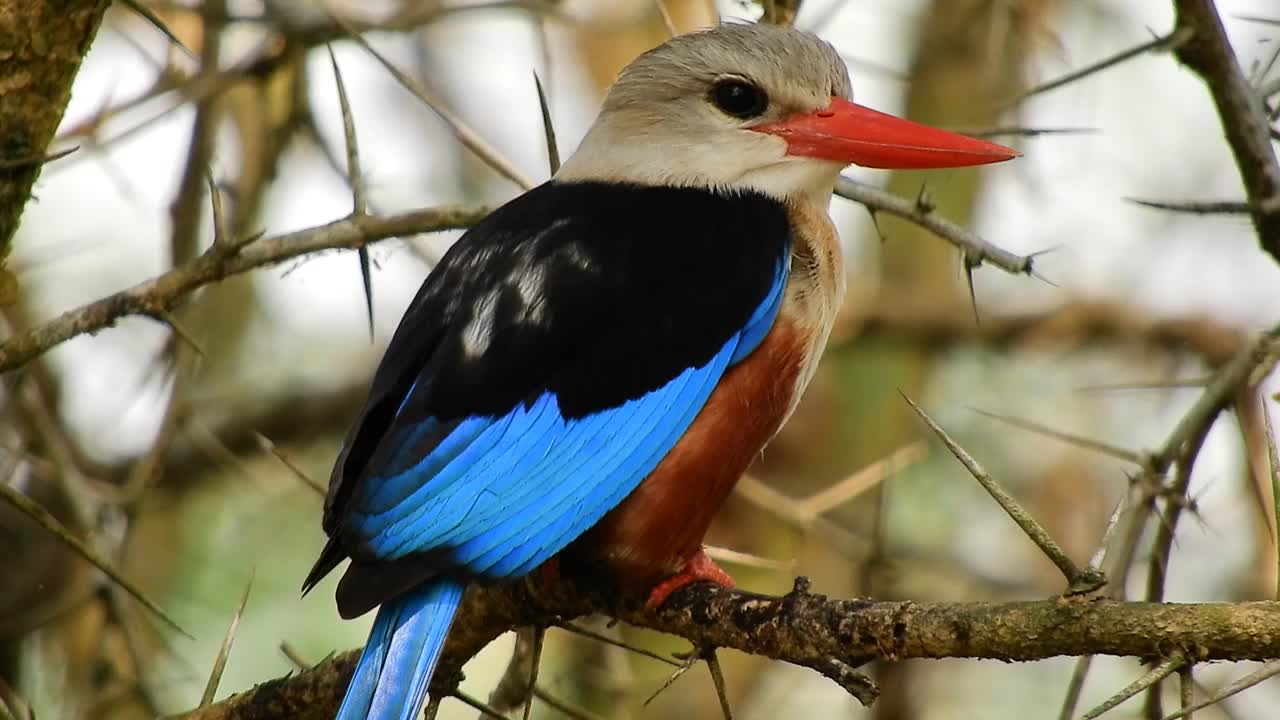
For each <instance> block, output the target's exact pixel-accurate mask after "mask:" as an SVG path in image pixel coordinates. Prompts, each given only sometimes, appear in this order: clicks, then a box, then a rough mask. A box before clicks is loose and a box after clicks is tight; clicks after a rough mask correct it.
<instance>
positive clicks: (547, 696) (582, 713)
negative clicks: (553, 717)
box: [533, 687, 604, 720]
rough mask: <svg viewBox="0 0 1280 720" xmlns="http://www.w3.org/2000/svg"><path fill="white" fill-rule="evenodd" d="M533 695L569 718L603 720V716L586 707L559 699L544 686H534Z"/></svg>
mask: <svg viewBox="0 0 1280 720" xmlns="http://www.w3.org/2000/svg"><path fill="white" fill-rule="evenodd" d="M533 696H534V697H536V698H538V699H539V700H541V701H542V702H544V703H546V704H547V706H548V707H550V708H553V709H555V710H557V711H559V712H561V713H564V715H565V716H566V717H568V718H570V720H604V718H602V717H600V716H599V715H596V714H595V713H593V712H591V711H590V710H587V709H586V708H580V707H578V706H577V705H573V704H571V703H569V702H567V701H565V700H561V699H560V698H558V697H556V696H555V695H552V694H551V693H549V692H547V691H546V689H544V688H541V687H534V688H533Z"/></svg>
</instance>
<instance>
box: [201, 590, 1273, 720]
mask: <svg viewBox="0 0 1280 720" xmlns="http://www.w3.org/2000/svg"><path fill="white" fill-rule="evenodd" d="M643 600H644V598H643V597H624V596H616V595H611V594H610V593H608V592H607V591H604V590H601V589H599V588H595V587H589V586H586V585H584V584H581V583H580V581H576V580H573V579H565V580H562V581H561V582H560V583H558V584H556V585H554V586H549V587H548V586H543V585H538V584H535V582H534V581H532V580H526V581H523V582H520V583H516V584H513V585H507V586H496V587H488V588H473V589H472V590H470V591H468V594H467V597H466V601H465V603H464V606H463V609H462V611H461V612H460V614H459V617H458V620H457V621H456V622H455V623H454V627H453V629H452V631H451V632H450V636H449V643H448V645H447V646H446V648H445V653H444V656H443V657H442V658H441V665H440V668H441V670H440V671H439V672H437V678H438V679H442V678H449V677H453V678H455V679H456V677H457V673H456V668H458V667H460V666H461V665H462V663H463V662H465V661H466V660H467V659H469V658H471V657H472V656H474V655H475V654H476V653H477V652H479V650H480V649H481V648H483V647H484V646H485V645H486V644H488V643H489V642H490V641H491V640H493V639H494V638H495V637H497V636H498V635H500V634H501V633H503V632H505V631H506V630H508V629H510V628H512V627H518V626H525V625H551V624H555V623H558V622H563V621H565V620H568V619H571V618H574V617H577V616H579V615H584V614H588V613H593V612H600V613H605V614H607V615H610V616H612V617H616V618H618V619H620V620H622V621H624V622H627V623H629V624H632V625H635V626H638V627H645V628H650V629H654V630H658V631H661V632H666V633H671V634H674V635H679V636H681V637H683V638H686V639H688V640H689V641H690V642H692V643H694V644H695V645H697V646H701V647H727V648H733V649H736V650H741V651H743V652H748V653H752V654H755V655H761V656H765V657H770V658H774V659H777V660H784V661H787V662H790V663H794V664H796V665H801V666H804V667H808V668H812V669H815V670H818V671H819V672H822V673H823V674H824V675H826V676H827V677H830V678H832V679H833V680H835V681H837V682H841V684H842V685H844V686H845V687H846V689H849V690H850V691H857V690H858V689H859V688H862V689H863V690H862V691H861V699H863V700H869V699H871V697H873V696H874V694H873V693H867V692H866V688H867V686H866V685H865V684H863V683H865V681H862V682H859V681H857V680H853V679H852V676H853V675H855V674H854V673H852V672H851V668H852V667H856V666H858V665H861V664H863V663H866V662H867V661H869V660H872V659H877V658H882V659H887V660H904V659H908V658H975V657H981V658H991V659H998V660H1005V661H1014V662H1021V661H1031V660H1041V659H1044V658H1049V657H1055V656H1059V655H1085V654H1102V655H1119V656H1132V657H1139V658H1159V657H1167V656H1169V655H1170V654H1172V653H1174V652H1183V653H1186V656H1187V657H1188V658H1190V659H1192V660H1193V661H1197V662H1198V661H1206V660H1263V659H1268V658H1276V657H1280V602H1252V603H1238V604H1226V603H1204V604H1164V603H1137V602H1119V601H1114V600H1107V599H1100V598H1072V599H1066V598H1050V599H1046V600H1034V601H1021V602H999V603H915V602H875V601H871V600H861V599H855V600H839V599H833V598H828V597H825V596H823V595H818V594H813V593H810V592H808V582H807V581H806V580H805V579H803V578H801V579H800V580H798V581H797V583H796V588H795V589H794V590H793V591H792V592H790V593H788V594H787V595H785V596H783V597H767V596H762V595H755V594H752V593H748V592H744V591H741V590H728V589H724V588H720V587H714V586H711V585H707V584H699V585H694V586H690V587H688V588H686V589H684V590H681V591H679V592H678V593H677V594H675V595H672V597H671V599H670V600H669V601H668V602H667V604H666V605H665V606H664V607H663V608H662V609H661V610H660V611H658V612H648V611H645V610H644V609H643ZM357 658H358V653H357V652H356V651H351V652H347V653H343V654H341V655H338V656H335V657H333V658H331V659H329V660H326V661H324V662H322V663H320V664H319V665H317V666H315V667H314V668H311V669H310V670H306V671H304V672H301V673H297V674H294V675H292V676H289V677H285V678H278V679H275V680H271V681H268V682H266V683H263V684H261V685H259V686H257V687H256V688H254V689H252V690H249V691H247V692H244V693H240V694H238V695H234V696H231V697H229V698H227V699H225V700H223V701H222V702H220V703H217V704H214V705H211V706H208V707H205V708H200V709H198V710H195V711H192V712H190V713H188V714H185V715H183V716H181V717H182V718H184V720H232V719H236V720H247V719H249V718H253V719H255V720H263V719H265V718H284V717H289V718H296V719H297V720H307V719H308V718H316V719H317V720H319V719H320V718H331V717H333V713H334V712H335V711H336V709H337V706H338V703H339V702H340V701H341V698H342V694H343V692H344V691H345V689H346V686H347V682H348V680H349V679H350V676H351V671H352V669H353V668H354V666H355V662H356V659H357ZM851 686H852V687H851ZM433 689H435V690H437V691H448V690H449V688H448V686H447V685H446V686H443V687H442V686H440V685H437V686H435V687H433Z"/></svg>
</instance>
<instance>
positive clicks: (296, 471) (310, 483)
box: [253, 430, 329, 497]
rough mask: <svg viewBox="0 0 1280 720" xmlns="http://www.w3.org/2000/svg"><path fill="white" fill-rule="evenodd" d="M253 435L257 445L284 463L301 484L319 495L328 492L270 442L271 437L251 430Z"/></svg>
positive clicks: (322, 495)
mask: <svg viewBox="0 0 1280 720" xmlns="http://www.w3.org/2000/svg"><path fill="white" fill-rule="evenodd" d="M253 437H254V439H255V440H257V441H258V447H260V448H262V449H263V450H265V451H266V452H269V453H271V455H272V457H274V458H275V459H277V460H279V461H280V464H282V465H284V466H285V468H286V469H288V470H289V472H290V473H291V474H292V475H293V476H294V477H296V478H298V479H299V480H301V481H302V484H303V485H306V486H307V487H309V488H311V489H312V490H314V491H315V492H316V494H317V495H319V496H320V497H324V496H325V495H326V494H327V493H328V492H329V491H328V488H326V487H325V486H324V485H321V484H320V483H318V482H316V481H315V480H313V479H311V476H310V475H308V474H306V473H305V472H303V470H302V468H300V467H298V464H297V463H295V462H294V461H293V460H291V459H290V458H289V456H288V455H285V454H284V451H283V450H281V449H280V448H278V447H276V444H275V443H273V442H271V438H269V437H267V436H266V435H263V434H262V433H260V432H258V431H256V430H255V431H253Z"/></svg>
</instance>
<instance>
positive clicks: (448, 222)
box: [0, 205, 488, 372]
mask: <svg viewBox="0 0 1280 720" xmlns="http://www.w3.org/2000/svg"><path fill="white" fill-rule="evenodd" d="M487 213H488V208H484V207H476V206H461V205H451V206H443V207H436V208H427V209H423V210H416V211H412V212H407V213H402V214H399V215H390V216H386V217H375V216H371V215H366V216H361V217H352V218H348V219H344V220H337V221H335V222H331V223H329V224H327V225H321V226H319V227H314V228H310V229H307V230H300V231H298V232H292V233H286V234H284V235H277V236H274V237H269V238H264V239H261V240H257V241H255V242H251V243H248V244H246V245H243V246H241V247H240V248H238V249H236V250H235V251H234V252H225V250H226V248H222V247H218V246H214V247H212V248H210V249H209V250H208V251H207V252H205V253H204V254H202V255H200V256H198V257H196V258H195V259H194V260H192V261H190V262H188V263H186V264H184V265H180V266H178V267H176V268H174V269H172V270H170V271H168V272H166V273H164V274H162V275H158V276H156V277H154V278H152V279H150V280H147V281H145V282H142V283H138V284H137V285H134V286H133V287H131V288H129V289H127V290H121V291H120V292H117V293H115V294H113V295H108V296H107V297H104V298H102V299H100V300H95V301H93V302H91V303H88V304H87V305H84V306H82V307H79V308H76V309H74V310H69V311H67V312H65V313H63V314H62V315H60V316H58V317H57V318H54V319H53V320H50V321H49V322H47V323H45V324H44V325H41V326H40V327H37V328H33V329H32V330H29V331H27V332H25V333H22V334H19V335H17V336H15V337H12V338H10V339H8V340H6V341H5V342H4V343H3V344H0V372H6V371H8V370H13V369H14V368H18V367H21V366H22V365H23V364H24V363H26V362H28V361H29V360H31V359H32V358H34V357H37V356H39V355H40V354H42V353H44V352H46V351H47V350H49V349H50V348H52V347H54V346H55V345H57V344H58V343H61V342H64V341H66V340H69V339H71V338H73V337H75V336H77V335H82V334H84V333H93V332H97V331H99V330H102V329H103V328H106V327H109V326H111V325H113V324H114V323H115V322H116V321H117V320H119V319H121V318H124V317H128V316H130V315H142V316H146V317H152V318H158V317H161V316H162V315H163V313H165V312H167V311H168V310H170V309H171V308H173V306H174V305H175V304H177V303H178V302H179V301H180V300H181V299H183V298H184V297H186V296H187V295H189V294H191V293H192V292H194V291H195V290H197V289H199V288H201V287H204V286H205V285H209V284H211V283H215V282H218V281H219V280H222V279H224V278H227V277H229V276H231V275H236V274H239V273H243V272H246V271H249V270H253V269H255V268H260V267H267V266H271V265H277V264H279V263H281V262H284V261H285V260H290V259H292V258H296V257H300V256H302V255H307V254H310V253H315V252H320V251H323V250H334V249H341V248H344V249H352V250H354V249H358V248H362V247H365V246H366V245H368V244H370V243H373V242H377V241H379V240H385V239H387V238H392V237H404V236H408V235H415V234H418V233H427V232H439V231H441V230H454V229H458V228H464V227H467V226H469V225H472V224H474V223H475V222H476V221H477V220H479V219H480V218H482V217H484V216H485V214H487Z"/></svg>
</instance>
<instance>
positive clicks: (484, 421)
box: [349, 261, 787, 578]
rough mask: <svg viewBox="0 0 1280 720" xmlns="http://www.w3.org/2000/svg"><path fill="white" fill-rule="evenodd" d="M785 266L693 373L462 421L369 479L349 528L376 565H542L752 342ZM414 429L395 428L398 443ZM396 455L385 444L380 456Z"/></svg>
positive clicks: (766, 322)
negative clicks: (571, 404) (572, 407)
mask: <svg viewBox="0 0 1280 720" xmlns="http://www.w3.org/2000/svg"><path fill="white" fill-rule="evenodd" d="M786 270H787V263H786V262H785V261H780V262H779V263H778V265H777V273H776V277H775V282H774V285H773V287H772V288H771V289H770V291H769V293H768V295H767V296H766V297H765V299H764V300H763V301H762V302H761V303H760V305H759V307H758V308H757V309H756V311H755V312H754V313H753V314H752V316H751V318H750V320H749V322H748V323H747V324H746V325H745V326H744V327H743V329H742V330H741V332H739V333H736V334H734V335H733V336H732V337H730V338H729V340H728V342H726V343H725V344H724V345H723V346H722V347H721V348H720V350H719V352H717V353H716V354H715V355H714V356H713V357H712V358H711V359H710V361H709V362H707V363H706V364H704V365H702V366H701V367H697V368H688V369H686V370H685V371H684V372H682V373H680V374H679V375H677V376H676V377H675V378H673V379H672V380H670V381H669V382H668V383H667V384H665V385H664V386H662V387H660V388H658V389H655V390H652V391H650V392H649V393H646V394H645V395H643V396H641V397H639V398H635V399H632V400H628V401H626V402H624V403H622V404H621V405H619V406H617V407H614V408H611V409H608V410H604V411H600V412H597V413H594V414H591V415H587V416H585V417H579V418H571V419H566V418H565V417H564V415H563V414H562V412H561V411H560V408H559V406H558V404H557V398H556V396H555V395H554V394H551V393H543V394H542V395H540V396H538V397H537V398H536V399H535V400H534V401H533V402H532V403H529V404H527V405H526V404H524V403H522V404H520V405H518V406H517V407H516V408H515V409H513V410H512V411H511V412H509V413H507V414H506V415H503V416H501V417H497V418H491V417H478V416H477V417H470V418H466V419H465V420H464V421H462V422H461V423H459V424H458V425H457V427H456V428H454V429H453V431H452V432H450V433H449V434H448V435H447V436H446V437H445V438H444V439H443V440H442V441H441V442H440V443H439V444H438V445H437V446H436V448H435V449H434V450H433V451H432V452H430V453H429V454H428V455H427V456H426V457H424V458H422V459H421V460H420V461H419V462H417V463H416V464H415V465H413V466H411V467H409V468H408V469H406V470H403V471H401V472H399V473H397V474H394V475H389V476H378V475H375V476H374V477H373V478H372V482H370V483H369V484H368V487H369V488H370V492H368V493H367V495H366V496H365V497H362V498H358V500H357V503H356V507H354V508H353V512H352V513H351V515H350V516H349V523H350V527H352V528H353V529H354V530H355V532H356V534H357V535H358V536H359V537H360V538H361V539H362V541H363V543H364V545H365V547H367V548H368V549H369V550H370V551H371V552H372V554H373V555H374V556H375V557H378V558H384V559H396V558H401V557H405V556H407V555H411V554H414V553H426V552H430V551H432V550H437V549H441V548H451V555H450V557H451V559H452V561H453V562H455V563H456V564H458V565H459V566H461V567H463V568H465V569H466V570H467V571H469V572H472V573H475V574H478V575H486V576H489V577H493V578H503V577H510V576H514V575H520V574H523V573H526V572H528V571H529V570H531V569H532V568H534V567H536V566H537V565H539V564H541V563H542V562H545V561H546V560H547V559H548V558H549V557H550V556H551V555H553V554H555V553H556V552H558V551H559V550H561V549H562V548H563V547H564V546H565V545H567V544H568V543H569V542H572V541H573V539H574V538H576V537H577V536H578V535H580V534H581V533H582V532H584V531H585V530H586V529H587V528H589V527H590V526H591V525H593V524H595V522H597V521H598V520H599V519H600V518H601V517H603V516H604V514H605V513H606V512H608V511H609V510H610V509H612V508H613V507H614V506H615V505H617V504H618V503H619V502H621V500H622V499H623V498H624V497H626V495H627V494H628V493H630V492H631V491H632V490H634V489H635V487H636V485H638V484H639V483H640V481H641V480H643V479H644V477H645V476H646V475H648V474H649V473H650V472H652V470H653V469H654V468H655V467H656V466H657V464H658V463H659V462H660V461H661V460H662V458H663V457H664V456H665V455H666V453H667V452H669V451H670V450H671V448H672V447H673V446H674V445H675V443H676V442H677V441H678V440H679V438H680V437H681V436H682V435H683V434H684V432H685V430H687V429H688V426H689V425H690V424H691V423H692V422H693V419H694V417H696V416H697V413H698V411H699V410H701V408H702V406H703V404H704V403H705V402H706V399H707V397H708V396H709V395H710V393H711V391H712V390H713V389H714V387H715V385H716V383H717V382H719V379H720V377H721V376H722V375H723V373H724V372H725V370H727V369H728V367H730V366H731V365H733V364H734V363H736V362H738V361H740V360H741V359H742V358H744V357H746V356H747V355H748V354H749V353H750V351H751V350H754V349H755V347H757V346H758V345H759V344H760V342H761V341H762V340H763V338H764V336H765V335H766V334H767V333H768V331H769V329H770V328H771V327H772V325H773V321H774V319H775V318H776V316H777V312H778V308H779V306H780V305H781V303H782V293H783V287H784V286H785V284H786ZM420 422H421V423H423V424H430V423H436V422H437V421H436V420H434V419H430V418H427V419H424V420H423V421H420ZM423 432H426V430H419V429H418V428H414V429H412V430H410V431H407V432H404V433H403V434H402V436H401V437H402V438H403V440H402V441H403V442H408V443H410V444H412V443H413V442H415V438H418V437H420V436H421V434H422V433H423ZM402 454H403V451H402V449H401V448H393V451H392V452H391V453H390V456H391V457H397V456H400V455H402Z"/></svg>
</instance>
